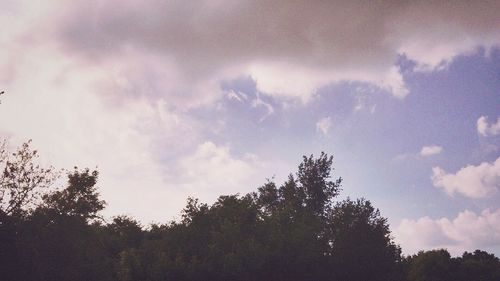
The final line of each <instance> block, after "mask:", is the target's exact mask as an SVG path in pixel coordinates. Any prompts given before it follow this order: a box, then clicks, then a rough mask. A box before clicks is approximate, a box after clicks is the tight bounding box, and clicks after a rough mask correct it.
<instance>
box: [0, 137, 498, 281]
mask: <svg viewBox="0 0 500 281" xmlns="http://www.w3.org/2000/svg"><path fill="white" fill-rule="evenodd" d="M6 155H8V156H6ZM0 156H1V157H0V164H2V165H3V170H4V173H3V174H2V176H1V177H0V188H1V191H2V197H0V199H2V201H1V203H2V205H1V206H2V209H1V213H0V214H1V217H0V219H1V220H0V249H2V251H0V266H1V268H0V274H1V275H0V276H1V277H2V279H3V280H37V281H39V280H42V281H43V280H127V281H129V280H246V281H250V280H292V281H293V280H344V281H358V280H359V281H362V280H363V281H366V280H381V281H382V280H384V281H391V280H393V281H405V280H408V281H420V280H425V281H434V280H436V281H438V280H443V281H445V280H450V281H451V280H453V281H466V280H468V281H470V280H478V281H483V280H484V281H486V280H488V281H497V280H500V262H499V259H498V258H497V257H495V256H494V255H493V254H490V253H487V252H484V251H480V250H477V251H475V252H473V253H468V252H465V253H464V254H463V255H462V256H461V257H456V258H452V257H451V256H450V254H449V253H448V252H447V251H446V250H444V249H442V250H433V251H427V252H419V253H418V254H416V255H413V256H409V257H404V256H402V254H401V250H400V247H399V246H398V245H397V244H395V243H394V241H393V239H392V236H391V232H390V228H389V225H388V222H387V219H385V218H384V217H382V216H381V214H380V211H379V210H378V209H376V208H375V207H374V206H373V205H372V204H371V202H370V201H368V200H366V199H363V198H361V199H349V198H348V199H346V200H338V199H337V196H338V194H339V192H340V189H341V183H342V179H341V178H334V177H332V171H333V169H332V165H333V158H332V157H331V156H328V155H327V154H325V153H322V154H321V155H320V156H319V157H318V158H315V157H314V156H312V155H311V156H305V157H304V158H303V160H302V162H301V163H300V164H299V166H298V171H297V172H296V173H295V174H290V175H289V177H288V179H287V180H286V181H285V182H284V183H282V184H277V183H275V182H274V181H271V180H268V181H267V182H266V183H265V184H264V185H262V186H261V187H259V188H258V189H257V190H256V191H255V192H251V193H249V194H245V195H238V194H236V195H222V196H220V197H219V198H218V199H217V200H216V201H215V202H214V203H212V204H207V203H200V202H199V201H198V200H197V199H195V198H188V200H187V203H186V206H185V207H184V209H183V210H182V211H181V218H180V219H179V220H178V221H173V222H169V223H166V224H152V225H150V226H148V227H144V226H142V225H141V224H140V223H139V222H138V221H136V220H134V219H133V218H131V217H128V216H117V217H115V218H113V219H112V220H111V221H109V222H106V220H105V219H104V218H103V217H102V216H100V214H99V212H100V211H102V210H103V209H104V207H105V202H104V201H103V200H102V199H101V198H100V195H99V192H98V187H97V182H98V176H99V173H98V172H97V171H92V170H89V169H77V168H75V169H73V170H72V171H70V172H67V174H66V175H67V178H68V181H67V185H66V186H65V187H64V188H62V189H54V188H53V187H51V186H50V185H51V184H52V183H53V181H54V179H55V175H56V174H55V172H54V169H53V168H42V167H40V166H38V165H36V164H34V160H35V159H36V156H37V153H36V151H33V150H31V149H30V143H26V144H24V145H23V146H21V147H20V148H19V149H18V151H16V152H14V153H12V154H10V155H9V154H8V153H7V152H6V149H5V145H3V146H2V149H1V150H0ZM4 194H5V195H4Z"/></svg>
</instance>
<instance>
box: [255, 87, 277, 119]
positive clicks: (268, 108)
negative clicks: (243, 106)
mask: <svg viewBox="0 0 500 281" xmlns="http://www.w3.org/2000/svg"><path fill="white" fill-rule="evenodd" d="M256 95H257V97H256V98H255V99H253V100H252V107H253V108H257V107H263V108H264V109H265V110H266V113H265V114H264V116H262V117H261V118H260V119H259V122H262V121H264V120H265V119H266V118H267V117H269V116H270V115H271V114H273V113H274V107H273V106H272V105H271V104H270V103H268V102H265V101H263V100H262V99H261V98H260V95H259V93H256Z"/></svg>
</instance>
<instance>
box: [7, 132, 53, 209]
mask: <svg viewBox="0 0 500 281" xmlns="http://www.w3.org/2000/svg"><path fill="white" fill-rule="evenodd" d="M30 144H31V140H29V141H28V142H26V143H24V144H23V145H22V146H21V147H20V148H18V150H17V151H16V152H13V153H12V154H10V155H9V154H8V153H7V151H6V142H5V141H4V142H2V143H1V144H0V169H1V170H2V173H1V174H0V214H4V215H7V216H13V215H16V216H19V215H23V214H25V213H26V211H29V210H30V209H32V208H33V207H35V206H36V204H38V203H40V200H39V199H40V198H41V196H42V194H43V192H44V191H45V190H46V189H47V188H48V187H49V186H51V185H52V183H53V182H54V181H55V180H56V179H57V177H58V175H59V173H58V172H56V171H55V169H54V168H53V167H49V168H43V167H41V166H40V165H38V164H36V159H37V158H38V153H37V151H36V150H32V149H31V148H30Z"/></svg>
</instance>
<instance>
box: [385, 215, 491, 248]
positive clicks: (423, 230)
mask: <svg viewBox="0 0 500 281" xmlns="http://www.w3.org/2000/svg"><path fill="white" fill-rule="evenodd" d="M394 235H395V238H396V241H397V242H398V243H400V244H401V246H402V249H403V252H404V253H405V254H413V253H416V252H417V251H419V250H430V249H437V248H448V250H450V252H451V253H452V254H453V255H460V254H462V253H463V252H464V251H473V250H475V249H478V248H485V247H498V246H500V209H497V210H490V209H486V210H483V211H482V212H481V213H480V214H476V213H474V212H472V211H469V210H465V211H462V212H460V213H459V214H458V215H457V217H456V218H454V219H452V220H450V219H448V218H441V219H431V218H429V217H422V218H419V219H417V220H412V219H403V220H402V221H401V223H400V224H399V225H398V226H397V228H396V229H395V231H394Z"/></svg>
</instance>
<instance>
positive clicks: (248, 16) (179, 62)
mask: <svg viewBox="0 0 500 281" xmlns="http://www.w3.org/2000/svg"><path fill="white" fill-rule="evenodd" d="M430 2H432V3H430ZM0 7H1V8H0V26H1V32H0V66H1V67H0V90H5V91H6V94H4V95H2V97H1V99H2V100H1V101H2V103H1V104H0V137H2V138H6V139H8V140H9V144H10V145H11V146H12V148H15V147H16V146H18V145H20V144H21V143H22V142H24V141H26V140H28V139H33V146H34V147H36V148H37V149H39V151H40V154H41V155H42V156H41V161H43V162H45V163H48V164H52V165H55V166H56V167H60V168H71V167H73V166H75V165H76V166H79V167H90V168H94V167H98V169H99V171H100V181H99V188H100V190H101V194H102V196H103V198H104V199H105V200H106V201H107V202H108V208H107V210H106V212H105V214H106V215H107V216H112V215H118V214H128V215H132V216H134V217H136V218H139V219H140V220H141V221H142V222H143V223H144V224H145V225H147V224H148V223H149V222H153V221H154V222H167V221H170V220H172V219H175V218H178V217H179V211H180V210H181V208H182V207H183V205H184V204H185V200H186V197H187V196H195V197H198V198H200V199H201V200H202V201H204V202H208V203H210V202H213V200H214V199H215V198H216V197H217V196H219V195H221V194H234V193H240V194H244V193H245V192H249V191H253V190H255V189H256V188H257V187H258V186H259V185H261V184H263V183H265V181H266V178H272V177H273V176H274V177H275V180H276V181H278V182H281V181H282V180H283V179H284V178H285V177H286V176H287V174H288V173H290V172H293V171H295V170H296V167H297V165H298V164H299V162H300V161H301V156H302V155H304V154H307V155H309V154H316V155H317V154H319V153H320V152H321V151H325V152H327V153H329V154H332V155H333V156H334V158H335V164H334V165H335V175H336V176H342V177H343V178H344V185H343V192H342V198H344V197H347V196H350V197H353V198H355V197H366V198H367V199H369V200H371V201H372V202H373V203H374V204H375V206H377V207H378V208H380V210H381V213H382V215H383V216H385V217H388V218H389V222H390V224H391V229H392V231H393V235H394V236H395V238H396V240H397V241H398V243H401V245H402V247H403V251H404V253H406V254H410V253H414V252H415V251H416V250H418V249H432V248H440V247H446V248H448V249H449V250H450V251H451V253H452V254H455V255H456V254H459V253H460V252H461V251H464V250H468V251H470V250H474V249H476V248H481V249H484V250H487V251H490V252H494V253H496V254H497V255H499V254H500V17H499V16H498V15H500V2H499V1H425V2H424V1H421V3H418V1H411V2H410V1H305V0H304V1H301V0H298V1H279V0H278V1H258V0H251V1H229V0H227V1H226V0H212V1H209V0H206V1H160V0H148V1H130V0H121V1H98V0H85V1H83V0H82V1H80V0H76V1H31V0H27V1H20V0H13V1H10V0H0Z"/></svg>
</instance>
